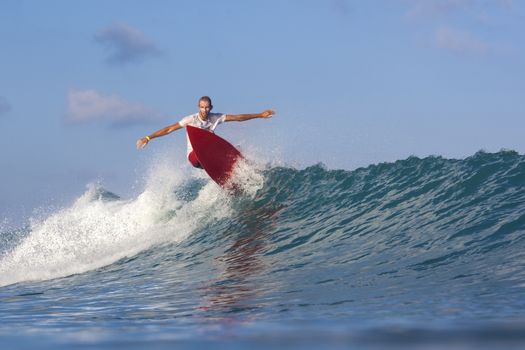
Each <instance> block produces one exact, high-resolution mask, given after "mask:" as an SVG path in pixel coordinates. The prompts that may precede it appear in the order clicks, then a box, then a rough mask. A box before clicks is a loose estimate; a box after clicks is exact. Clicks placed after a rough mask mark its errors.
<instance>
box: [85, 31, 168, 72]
mask: <svg viewBox="0 0 525 350" xmlns="http://www.w3.org/2000/svg"><path fill="white" fill-rule="evenodd" d="M95 41H96V42H97V43H100V44H101V45H103V46H104V47H105V48H106V49H107V50H108V51H109V56H108V57H107V61H108V62H109V63H112V64H120V63H129V62H138V61H142V60H144V59H145V58H147V57H152V56H156V55H158V54H159V53H160V50H159V49H158V48H157V47H156V45H155V44H154V43H153V41H152V40H150V39H149V38H147V37H146V36H145V35H144V34H143V33H142V32H140V31H139V30H137V29H135V28H132V27H130V26H128V25H126V24H123V23H115V24H113V25H111V26H109V27H107V28H104V29H102V30H100V31H99V32H98V33H97V34H95Z"/></svg>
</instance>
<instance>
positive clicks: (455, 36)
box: [436, 27, 490, 54]
mask: <svg viewBox="0 0 525 350" xmlns="http://www.w3.org/2000/svg"><path fill="white" fill-rule="evenodd" d="M436 45H437V47H438V48H440V49H444V50H448V51H451V52H454V53H456V54H485V53H487V52H488V51H489V50H490V45H489V44H488V43H486V42H484V41H483V40H480V39H478V38H476V37H474V36H473V35H472V34H471V33H469V32H465V31H460V30H456V29H452V28H447V27H442V28H439V29H438V30H436Z"/></svg>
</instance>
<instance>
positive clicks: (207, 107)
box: [199, 101, 212, 119]
mask: <svg viewBox="0 0 525 350" xmlns="http://www.w3.org/2000/svg"><path fill="white" fill-rule="evenodd" d="M211 108H212V107H211V104H210V103H209V102H208V101H199V115H200V116H201V118H202V119H207V118H208V114H210V111H211Z"/></svg>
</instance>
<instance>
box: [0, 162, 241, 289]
mask: <svg viewBox="0 0 525 350" xmlns="http://www.w3.org/2000/svg"><path fill="white" fill-rule="evenodd" d="M158 164H159V165H157V166H155V167H154V169H151V171H150V175H149V176H148V177H147V179H146V183H145V186H144V190H143V191H142V193H140V194H139V195H138V196H137V197H136V198H134V199H129V200H123V199H119V198H116V197H114V196H111V195H108V194H107V192H105V191H104V190H103V189H102V188H100V187H99V186H97V185H89V186H88V189H87V191H86V192H85V193H84V194H83V195H82V196H80V197H79V198H78V199H77V200H76V201H75V202H74V203H73V204H72V205H71V206H70V207H68V208H64V209H61V210H57V211H55V212H54V213H52V214H51V215H49V216H47V217H45V218H43V219H35V220H32V222H31V223H30V231H29V233H28V235H27V237H25V239H23V240H22V241H21V243H20V244H18V245H17V246H16V247H15V248H14V249H13V250H12V251H11V252H9V253H7V254H5V255H4V256H3V258H2V260H0V286H4V285H8V284H12V283H17V282H21V281H29V280H46V279H52V278H58V277H63V276H68V275H72V274H77V273H82V272H86V271H89V270H93V269H96V268H100V267H103V266H106V265H109V264H112V263H114V262H116V261H118V260H119V259H122V258H124V257H129V256H133V255H136V254H137V253H139V252H141V251H143V250H146V249H148V248H150V247H152V246H155V245H158V244H162V243H168V242H175V243H176V242H179V241H181V240H184V239H185V238H187V237H188V235H191V234H192V233H193V232H195V230H196V229H198V228H199V227H200V226H201V225H205V224H206V223H208V222H209V221H210V220H215V219H217V218H220V217H225V216H227V215H229V214H230V210H231V209H230V207H229V205H228V202H229V201H228V194H227V193H226V192H224V191H222V190H221V189H220V188H219V187H218V186H217V185H216V184H215V183H213V182H211V181H210V182H208V183H207V184H205V185H204V186H203V187H202V188H201V189H200V191H199V193H198V195H197V197H196V198H195V199H193V200H191V201H189V202H188V201H182V200H179V199H177V196H176V191H175V190H176V189H177V188H179V187H181V186H183V185H184V183H185V182H187V181H188V178H189V176H188V174H187V172H185V171H184V170H181V169H176V168H174V167H173V166H170V165H169V163H167V162H165V163H162V162H160V163H158Z"/></svg>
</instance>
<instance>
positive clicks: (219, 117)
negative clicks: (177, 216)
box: [137, 96, 275, 168]
mask: <svg viewBox="0 0 525 350" xmlns="http://www.w3.org/2000/svg"><path fill="white" fill-rule="evenodd" d="M198 107H199V112H198V113H195V114H191V115H188V116H186V117H184V118H182V119H181V120H180V121H179V122H177V123H175V124H172V125H169V126H167V127H165V128H162V129H160V130H157V131H155V132H154V133H153V134H151V135H148V136H146V137H143V138H141V139H139V140H137V149H141V148H144V147H145V146H146V145H147V144H148V142H149V141H151V140H152V139H154V138H157V137H161V136H165V135H168V134H169V133H172V132H173V131H175V130H179V129H181V128H184V127H186V126H188V125H191V126H194V127H197V128H200V129H204V130H208V131H211V132H213V131H214V130H215V128H216V127H217V125H219V124H221V123H224V122H243V121H246V120H250V119H255V118H271V117H272V116H273V115H274V114H275V111H273V110H271V109H267V110H265V111H264V112H261V113H256V114H234V115H232V114H222V113H211V110H212V109H213V104H212V102H211V98H209V97H208V96H202V97H201V98H200V99H199V103H198ZM187 141H188V150H187V154H188V160H189V161H190V163H191V164H192V165H193V166H194V167H196V168H201V165H200V163H199V160H198V159H197V156H196V155H195V153H194V152H193V147H192V146H191V142H190V140H189V139H188V140H187Z"/></svg>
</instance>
